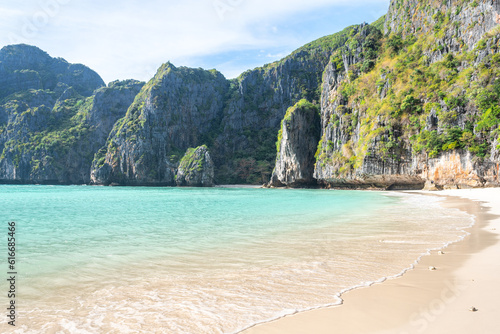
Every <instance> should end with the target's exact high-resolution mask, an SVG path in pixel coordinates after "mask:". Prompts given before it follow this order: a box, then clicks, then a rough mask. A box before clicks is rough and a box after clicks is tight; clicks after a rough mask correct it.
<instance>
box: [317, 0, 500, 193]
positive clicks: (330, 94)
mask: <svg viewBox="0 0 500 334" xmlns="http://www.w3.org/2000/svg"><path fill="white" fill-rule="evenodd" d="M498 6H499V5H498V2H497V1H492V2H470V3H463V2H461V1H446V2H434V3H431V4H427V5H426V6H425V7H424V6H422V4H421V2H418V1H413V0H407V1H392V2H391V6H390V9H389V13H388V14H387V15H386V18H385V33H386V34H387V35H388V38H387V42H386V45H385V48H386V50H387V51H386V52H390V56H389V57H388V56H387V53H386V54H385V55H384V54H380V55H379V57H380V58H381V59H379V60H378V66H375V68H374V70H373V71H372V72H371V73H368V74H363V73H359V72H358V73H359V75H358V76H359V79H357V80H355V81H354V82H353V81H352V76H350V77H347V76H346V74H344V73H346V72H345V71H344V73H342V71H340V70H339V66H338V62H335V61H334V59H332V61H331V62H330V64H329V65H328V66H327V68H326V70H325V73H324V80H323V89H322V99H321V115H322V139H321V141H320V145H319V148H318V153H319V154H318V158H317V163H316V169H315V173H314V176H315V178H317V179H318V182H319V183H320V184H321V185H323V186H325V187H348V188H382V189H420V188H422V187H423V186H424V183H426V181H427V187H428V188H435V189H438V188H439V189H442V188H446V187H479V186H487V185H499V180H498V170H497V165H498V156H497V152H498V148H497V147H498V146H497V141H496V137H495V135H491V132H490V133H489V134H488V132H485V128H488V127H491V126H493V127H495V125H494V124H496V121H493V120H492V119H490V118H488V119H489V121H486V120H484V117H489V116H485V115H488V113H489V112H491V110H493V109H490V111H488V107H490V106H491V108H494V107H493V105H494V104H495V103H497V101H498V99H499V96H497V95H495V94H496V93H494V94H492V93H491V92H492V91H495V89H496V88H494V87H493V86H492V84H493V81H494V79H493V77H489V79H488V80H477V78H478V74H479V73H483V74H482V75H483V78H485V77H484V73H485V71H484V68H490V66H496V65H494V62H491V60H490V59H492V58H490V57H492V55H495V54H496V53H497V52H498V40H499V39H498V29H497V28H496V26H497V24H498V22H497V18H498V14H497V10H498ZM346 44H349V42H347V43H346ZM413 44H415V45H418V46H416V47H415V48H413V49H412V45H413ZM363 45H364V44H363ZM402 50H404V53H403V54H404V55H402V56H399V54H400V53H401V52H402ZM416 50H419V51H416ZM357 51H359V50H357ZM345 52H346V50H343V53H345ZM419 52H420V54H418V53H419ZM365 53H366V52H362V53H359V54H360V55H364V54H365ZM349 54H350V55H351V56H350V57H347V56H344V55H343V56H342V59H343V60H344V63H345V62H346V60H347V59H348V58H349V59H350V60H349V64H350V66H351V68H353V70H356V68H360V67H361V62H364V60H362V59H360V58H362V57H359V56H358V57H356V56H352V55H353V52H350V53H349ZM354 54H356V53H354ZM417 54H418V55H417ZM412 57H416V58H413V59H412ZM332 58H333V57H332ZM458 58H460V59H462V60H464V61H462V62H460V61H459V60H458ZM389 59H390V60H391V61H392V62H393V64H394V63H396V66H392V65H391V64H389V62H388V61H389ZM415 59H419V62H417V61H415ZM465 59H470V61H465ZM407 64H411V65H407ZM406 66H408V67H406ZM429 66H432V68H433V69H429ZM403 68H408V69H411V70H410V71H413V74H411V76H410V78H409V79H410V80H408V78H405V74H403V72H404V70H403ZM437 69H439V70H441V71H443V73H444V70H446V71H448V72H447V74H446V76H445V77H444V78H439V79H437V80H435V79H432V78H431V77H430V76H429V73H431V72H432V71H435V70H437ZM442 69H444V70H442ZM461 71H466V72H468V73H470V74H471V81H474V80H477V82H475V83H474V85H476V86H475V87H477V89H479V90H480V91H481V92H482V93H480V94H479V95H481V94H486V95H487V96H489V98H488V101H489V102H488V103H487V104H485V105H484V104H483V103H482V102H481V101H483V99H482V98H479V99H474V98H472V99H471V98H469V99H467V98H466V97H465V96H466V95H467V96H476V94H478V93H477V91H476V93H472V90H471V91H467V89H469V88H468V86H466V85H464V86H462V87H461V88H459V87H460V84H459V83H455V84H454V85H448V84H439V81H441V80H446V82H453V83H454V82H455V81H454V80H456V79H455V78H457V77H460V75H461ZM361 72H362V71H361ZM407 73H408V72H407ZM464 73H465V72H464ZM431 82H432V83H433V84H436V83H438V84H437V85H436V86H434V87H439V89H440V91H439V94H437V93H434V95H433V94H430V92H431V91H432V90H428V87H429V86H428V85H430V83H431ZM369 87H371V88H369ZM374 87H376V89H373V88H374ZM495 87H496V86H495ZM360 91H362V93H361V94H360V93H359V92H360ZM414 91H416V92H417V93H413V92H414ZM427 92H429V94H428V93H427ZM457 92H458V93H457ZM481 106H483V107H481ZM479 119H483V121H479ZM411 122H414V123H413V124H412V123H411ZM485 124H488V125H485ZM493 127H492V128H490V130H489V131H492V130H493Z"/></svg>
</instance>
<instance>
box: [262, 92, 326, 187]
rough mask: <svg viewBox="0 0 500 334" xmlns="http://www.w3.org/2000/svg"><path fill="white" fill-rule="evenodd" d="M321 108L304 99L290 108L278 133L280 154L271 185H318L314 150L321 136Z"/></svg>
mask: <svg viewBox="0 0 500 334" xmlns="http://www.w3.org/2000/svg"><path fill="white" fill-rule="evenodd" d="M320 129H321V126H320V117H319V110H318V107H316V106H315V105H313V104H311V103H309V102H307V100H305V99H304V100H300V101H299V102H298V103H297V104H296V105H295V106H293V107H291V108H289V109H288V111H287V112H286V114H285V118H284V119H283V121H282V124H281V130H280V132H279V135H278V143H277V144H276V145H277V146H278V155H277V157H276V164H275V167H274V171H273V175H272V177H271V182H270V183H269V185H270V186H273V187H282V186H288V187H301V186H312V185H315V184H316V180H315V179H314V178H313V173H314V164H315V158H314V153H315V151H316V147H317V146H318V141H319V138H320Z"/></svg>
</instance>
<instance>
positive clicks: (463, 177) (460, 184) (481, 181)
mask: <svg viewBox="0 0 500 334" xmlns="http://www.w3.org/2000/svg"><path fill="white" fill-rule="evenodd" d="M474 160H475V159H474V156H473V155H472V154H471V153H470V152H467V151H451V152H446V153H443V154H442V155H441V156H440V157H439V158H435V159H429V161H428V162H427V163H425V164H422V165H420V166H421V173H420V176H421V177H422V178H423V179H425V180H428V181H430V182H431V184H433V185H434V186H435V187H437V188H438V189H443V188H444V189H447V188H454V189H455V188H478V187H488V186H498V184H499V183H500V179H499V175H498V171H499V163H498V162H492V161H490V162H485V161H482V162H479V161H477V159H476V161H474Z"/></svg>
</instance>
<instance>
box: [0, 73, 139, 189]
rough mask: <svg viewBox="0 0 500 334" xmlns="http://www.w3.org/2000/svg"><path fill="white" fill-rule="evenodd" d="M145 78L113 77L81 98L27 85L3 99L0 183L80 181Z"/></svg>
mask: <svg viewBox="0 0 500 334" xmlns="http://www.w3.org/2000/svg"><path fill="white" fill-rule="evenodd" d="M142 85H143V83H140V82H137V81H133V80H131V81H127V82H114V83H112V84H110V86H109V87H102V88H99V89H97V90H96V91H95V94H94V95H92V96H90V97H88V98H85V97H83V96H82V95H80V94H78V93H77V91H76V90H74V89H73V88H71V87H70V88H67V89H66V90H65V91H64V92H63V93H62V94H60V95H59V94H58V93H57V91H50V90H29V91H25V92H22V94H17V95H16V96H15V98H16V99H14V98H9V97H8V98H6V99H4V102H5V104H3V105H1V106H0V114H1V111H3V112H4V115H5V114H6V115H7V116H6V122H5V123H2V126H1V127H0V130H1V131H0V150H1V151H2V155H1V156H0V180H1V181H0V182H3V183H49V184H82V183H89V182H90V166H91V163H92V159H93V156H94V154H95V153H96V152H97V150H98V149H99V148H100V147H102V146H103V145H104V143H105V141H106V138H107V136H108V134H109V132H110V130H111V128H112V126H113V124H114V123H115V122H116V121H117V120H118V119H119V118H121V117H123V116H124V115H125V112H126V110H127V107H128V105H130V103H131V102H132V101H133V99H134V97H135V95H136V94H137V92H138V91H139V90H140V88H141V87H142Z"/></svg>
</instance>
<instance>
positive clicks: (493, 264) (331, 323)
mask: <svg viewBox="0 0 500 334" xmlns="http://www.w3.org/2000/svg"><path fill="white" fill-rule="evenodd" d="M426 194H428V193H426ZM435 194H436V195H440V196H444V195H446V196H453V197H447V200H446V201H445V203H444V205H446V206H449V207H459V208H460V209H462V210H466V211H467V212H469V213H472V214H474V215H476V217H477V219H476V224H475V225H474V227H472V228H471V229H469V232H470V233H471V235H469V236H468V237H466V238H465V239H464V240H463V241H461V242H458V243H455V244H452V245H450V246H448V247H447V248H445V249H443V252H444V254H442V255H441V254H438V252H437V251H433V252H432V254H431V255H430V256H424V257H423V258H422V259H421V261H420V263H419V264H418V265H417V266H416V267H415V269H413V270H411V271H408V272H407V273H406V274H404V275H403V276H402V277H400V278H396V279H390V280H387V281H385V282H383V283H381V284H374V285H372V286H370V287H367V288H361V289H356V290H353V291H350V292H348V293H346V294H344V295H343V296H342V298H343V299H344V303H343V305H342V306H337V307H331V308H324V309H318V310H313V311H308V312H303V313H298V314H295V315H292V316H288V317H285V318H282V319H279V320H276V321H273V322H269V323H265V324H261V325H257V326H255V327H252V328H250V329H247V330H245V331H243V332H242V333H244V334H278V333H279V334H299V333H300V334H309V333H311V334H323V333H325V334H326V333H328V334H332V333H340V334H350V333H376V334H382V333H396V334H413V333H432V334H447V333H454V334H460V333H467V334H483V333H488V334H489V333H500V243H498V240H499V232H500V188H488V189H470V190H468V189H467V190H446V191H442V192H438V193H435ZM459 197H460V198H463V199H460V198H459ZM464 199H468V200H464ZM470 200H473V201H474V202H473V201H470ZM430 267H435V268H436V270H429V268H430ZM472 307H474V308H476V309H477V311H471V310H470V309H471V308H472Z"/></svg>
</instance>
